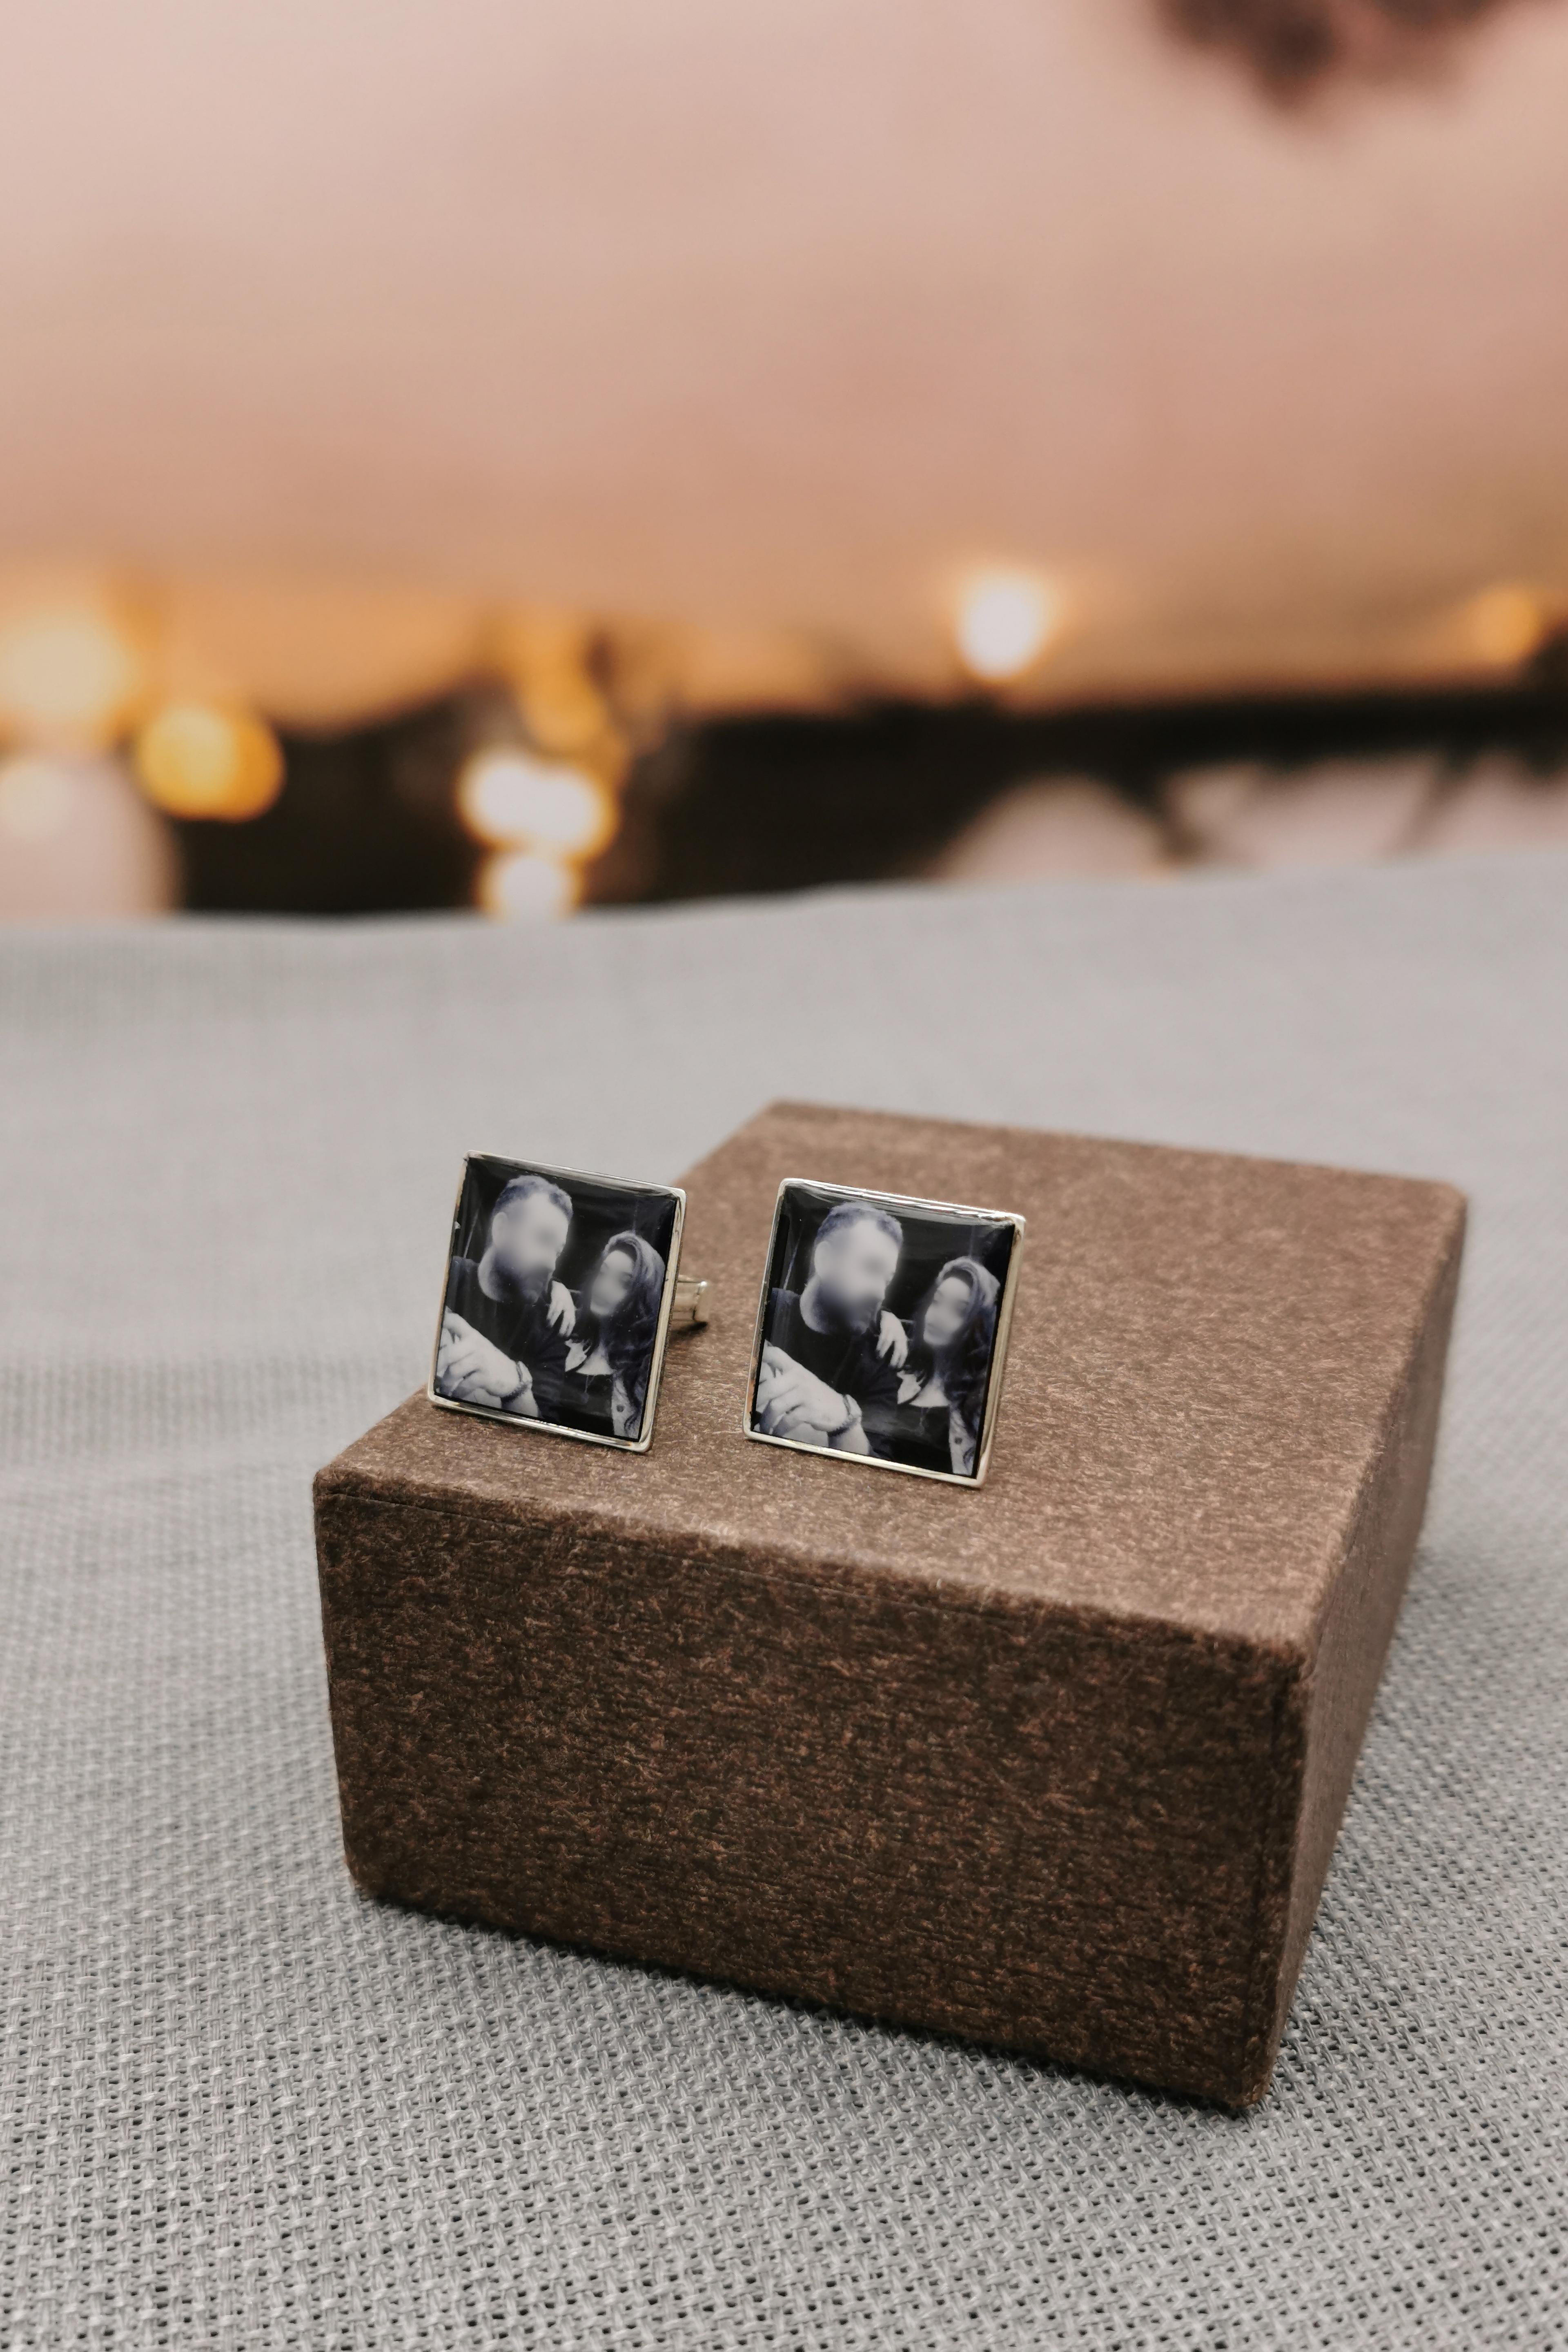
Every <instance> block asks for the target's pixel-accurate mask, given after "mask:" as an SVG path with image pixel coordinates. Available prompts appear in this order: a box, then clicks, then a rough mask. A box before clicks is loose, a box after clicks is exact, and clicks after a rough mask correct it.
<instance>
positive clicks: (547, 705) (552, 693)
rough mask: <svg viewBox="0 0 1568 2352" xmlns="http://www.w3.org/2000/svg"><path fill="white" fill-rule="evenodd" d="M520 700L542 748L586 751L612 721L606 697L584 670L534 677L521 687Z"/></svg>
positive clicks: (531, 733) (530, 729)
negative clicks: (606, 705) (606, 706)
mask: <svg viewBox="0 0 1568 2352" xmlns="http://www.w3.org/2000/svg"><path fill="white" fill-rule="evenodd" d="M517 699H518V708H519V709H520V710H521V714H522V719H523V724H524V725H525V726H526V728H527V729H528V731H529V734H530V735H531V737H532V739H533V740H534V742H536V743H537V744H538V745H539V748H540V750H541V751H587V750H588V749H589V748H590V747H591V746H592V745H593V744H594V743H595V742H596V741H597V740H598V739H599V737H600V736H601V735H603V734H604V732H605V729H606V728H607V727H608V725H609V722H610V714H609V711H608V710H607V709H606V708H605V698H604V696H603V695H602V694H601V693H600V692H599V689H598V688H597V687H596V686H595V684H594V681H593V679H592V678H591V677H587V676H586V675H585V674H584V672H583V671H582V670H571V669H567V670H563V671H559V672H556V673H554V674H552V675H549V676H546V677H538V678H532V679H531V680H530V681H529V682H528V683H527V684H526V685H524V686H522V687H521V688H519V689H518V698H517Z"/></svg>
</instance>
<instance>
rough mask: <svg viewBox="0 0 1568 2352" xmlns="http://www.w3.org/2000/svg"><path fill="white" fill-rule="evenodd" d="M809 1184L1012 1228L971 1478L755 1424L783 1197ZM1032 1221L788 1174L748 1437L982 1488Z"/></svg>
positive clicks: (764, 1292)
mask: <svg viewBox="0 0 1568 2352" xmlns="http://www.w3.org/2000/svg"><path fill="white" fill-rule="evenodd" d="M801 1184H804V1185H807V1186H809V1187H810V1188H811V1189H812V1190H813V1191H814V1192H832V1193H833V1194H835V1195H836V1197H837V1198H838V1199H839V1200H843V1201H869V1202H871V1203H872V1204H873V1205H874V1206H875V1207H877V1208H879V1209H888V1210H890V1211H892V1212H893V1213H894V1214H897V1213H898V1211H899V1210H900V1209H908V1210H912V1211H916V1212H920V1211H923V1212H925V1213H927V1214H935V1215H939V1216H946V1217H962V1218H963V1220H964V1222H965V1223H969V1224H973V1225H1007V1226H1009V1227H1010V1228H1011V1229H1012V1234H1013V1246H1012V1248H1011V1249H1010V1250H1009V1251H1008V1253H1007V1278H1006V1280H1005V1283H1004V1284H1003V1286H1002V1297H1001V1300H1000V1303H999V1304H998V1307H997V1309H996V1339H995V1343H994V1347H993V1348H992V1350H991V1379H990V1382H989V1385H988V1387H987V1389H986V1391H985V1414H984V1420H983V1421H982V1423H981V1425H980V1442H979V1444H978V1445H977V1446H976V1448H975V1453H974V1470H973V1475H971V1476H968V1477H966V1476H965V1475H964V1474H963V1471H962V1470H930V1469H927V1468H926V1467H925V1465H923V1464H921V1463H918V1462H888V1461H885V1460H884V1459H883V1457H882V1456H881V1455H880V1454H842V1453H838V1452H837V1451H836V1450H835V1449H834V1448H833V1447H832V1446H831V1445H808V1444H806V1443H805V1440H804V1439H802V1438H798V1437H770V1436H769V1435H768V1433H767V1432H766V1431H765V1430H761V1429H753V1428H752V1410H753V1407H754V1405H755V1403H756V1395H757V1373H758V1370H759V1368H760V1366H761V1361H762V1353H763V1328H764V1327H765V1325H766V1322H767V1313H768V1294H769V1291H770V1288H771V1284H770V1281H769V1276H771V1275H772V1273H773V1245H774V1243H775V1242H776V1241H777V1239H778V1230H779V1219H780V1217H781V1216H782V1214H783V1213H784V1197H785V1195H786V1193H788V1192H789V1191H790V1190H791V1188H792V1187H793V1186H795V1185H801ZM1026 1229H1027V1220H1026V1218H1024V1217H1023V1216H1021V1215H1019V1214H1018V1213H1017V1212H1016V1210H1012V1209H980V1208H973V1207H970V1206H968V1205H966V1204H965V1203H964V1202H960V1201H925V1200H921V1199H920V1198H919V1197H918V1196H917V1195H916V1194H914V1193H912V1192H877V1191H874V1190H873V1189H872V1188H871V1187H870V1186H869V1185H866V1184H836V1183H834V1182H833V1181H831V1180H830V1179H828V1178H826V1177H823V1176H784V1177H781V1178H780V1180H779V1188H778V1191H777V1192H776V1193H775V1194H774V1196H773V1218H772V1222H771V1223H770V1224H769V1226H768V1248H767V1255H766V1257H765V1258H764V1259H763V1280H762V1288H761V1292H760V1295H759V1297H758V1299H757V1318H756V1322H755V1325H754V1327H753V1328H752V1360H751V1365H750V1368H749V1370H748V1372H747V1375H746V1402H745V1409H744V1412H743V1413H742V1422H741V1426H742V1432H743V1433H744V1434H745V1435H746V1436H747V1437H750V1438H752V1439H754V1440H755V1442H756V1443H757V1444H759V1445H777V1446H781V1447H783V1448H784V1450H785V1451H786V1452H788V1453H791V1454H813V1455H815V1456H816V1460H817V1461H819V1462H821V1461H829V1462H848V1463H853V1464H854V1465H856V1466H857V1467H858V1468H860V1469H862V1470H896V1471H898V1472H899V1473H900V1475H901V1476H903V1477H905V1478H933V1479H935V1480H937V1481H938V1482H939V1483H940V1484H941V1485H942V1486H972V1487H973V1486H983V1485H984V1481H985V1474H986V1472H987V1470H988V1469H989V1468H990V1466H991V1448H992V1444H993V1443H994V1439H995V1435H996V1421H997V1416H998V1413H999V1412H1000V1410H1001V1404H1002V1388H1003V1381H1004V1375H1005V1370H1006V1364H1007V1342H1008V1339H1009V1338H1010V1336H1011V1333H1012V1327H1013V1307H1014V1302H1015V1300H1016V1297H1017V1290H1018V1273H1019V1268H1020V1266H1021V1265H1022V1262H1023V1255H1024V1235H1025V1233H1026Z"/></svg>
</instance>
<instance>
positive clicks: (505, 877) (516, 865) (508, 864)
mask: <svg viewBox="0 0 1568 2352" xmlns="http://www.w3.org/2000/svg"><path fill="white" fill-rule="evenodd" d="M576 902H577V883H576V878H575V877H574V875H573V873H572V870H571V868H570V867H569V866H563V865H562V863H561V862H560V860H559V859H558V858H554V857H542V856H539V855H538V854H537V853H536V852H535V851H533V850H531V849H511V850H502V851H500V853H498V855H497V856H494V857H488V858H487V859H486V860H485V863H484V866H483V869H482V870H481V872H480V875H479V904H480V906H481V907H482V908H484V910H485V912H486V914H487V915H493V916H495V917H496V918H497V919H498V920H499V921H501V922H509V923H521V922H537V921H541V920H544V919H549V918H550V917H551V916H554V915H564V914H568V913H570V911H571V909H572V908H573V907H574V906H575V904H576Z"/></svg>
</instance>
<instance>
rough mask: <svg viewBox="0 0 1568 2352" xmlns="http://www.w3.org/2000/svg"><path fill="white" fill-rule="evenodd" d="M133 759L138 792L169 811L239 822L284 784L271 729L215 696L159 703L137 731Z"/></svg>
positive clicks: (272, 797) (267, 804) (255, 813)
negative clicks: (159, 707) (207, 699)
mask: <svg viewBox="0 0 1568 2352" xmlns="http://www.w3.org/2000/svg"><path fill="white" fill-rule="evenodd" d="M135 760H136V772H137V775H138V776H139V777H140V779H141V782H142V791H143V792H144V793H146V795H147V797H148V799H149V800H150V801H151V802H152V803H153V805H154V807H156V808H161V809H163V811H164V812H165V813H166V814H168V815H170V816H182V817H222V818H226V819H227V820H228V821H229V822H230V823H231V824H241V823H243V822H244V821H245V820H246V819H247V817H254V816H259V815H260V814H261V813H262V811H263V810H264V809H268V808H270V807H271V805H272V803H273V802H274V801H275V800H276V799H277V797H278V795H279V792H280V791H281V790H282V786H283V755H282V752H281V751H279V748H278V739H277V737H276V736H275V735H274V734H273V732H272V730H271V729H270V728H269V727H268V726H267V725H266V724H265V723H264V721H263V720H261V719H258V718H256V717H254V716H253V714H252V713H251V712H249V711H246V710H233V709H226V708H224V707H223V706H222V705H221V704H217V703H208V702H171V703H168V704H166V705H165V706H164V708H163V709H162V710H160V711H158V712H157V713H156V714H155V716H154V717H153V718H152V719H149V720H148V722H147V724H146V726H145V727H143V728H142V731H141V733H140V735H139V736H138V737H137V739H136V748H135Z"/></svg>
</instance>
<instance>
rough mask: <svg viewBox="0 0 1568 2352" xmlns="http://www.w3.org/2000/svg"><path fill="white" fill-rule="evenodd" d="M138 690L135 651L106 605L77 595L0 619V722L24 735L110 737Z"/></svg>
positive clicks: (36, 738)
mask: <svg viewBox="0 0 1568 2352" xmlns="http://www.w3.org/2000/svg"><path fill="white" fill-rule="evenodd" d="M142 690H143V677H142V660H141V656H140V654H139V653H138V651H137V648H136V646H134V645H133V644H132V641H131V639H130V637H129V636H128V635H126V633H125V631H124V630H123V629H122V628H121V625H120V624H119V623H118V622H117V621H116V619H115V618H114V616H113V614H111V613H110V610H109V609H108V607H107V606H106V605H103V604H97V603H94V602H91V601H89V600H85V599H84V600H82V601H80V602H75V603H65V604H46V605H40V606H35V607H33V608H32V609H30V610H25V611H21V612H12V613H11V614H7V615H6V616H5V618H4V619H3V620H0V727H4V728H5V730H6V731H7V732H8V733H10V734H13V735H18V736H20V737H21V738H22V739H23V740H25V741H27V742H35V743H60V744H69V745H74V746H78V747H80V748H94V747H98V746H100V745H102V744H105V743H108V742H110V741H112V740H113V739H114V737H115V736H116V735H118V734H119V733H121V731H122V730H123V729H124V727H125V726H126V724H127V722H128V721H129V719H130V718H131V716H132V711H133V710H134V709H135V706H136V704H137V702H138V701H139V699H140V698H141V695H142Z"/></svg>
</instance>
